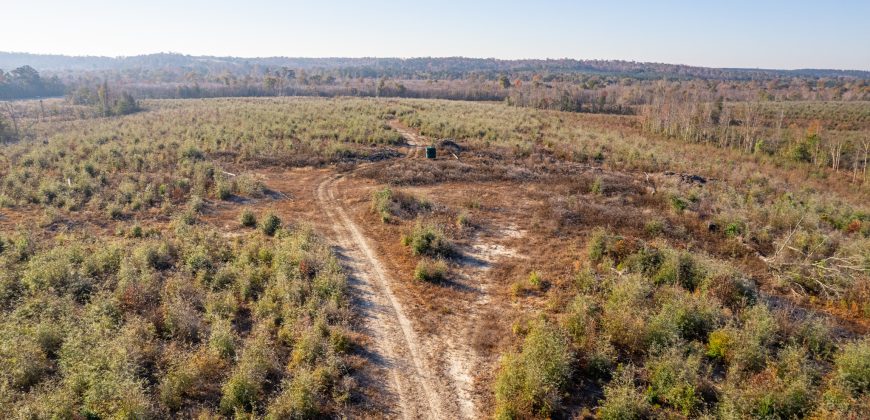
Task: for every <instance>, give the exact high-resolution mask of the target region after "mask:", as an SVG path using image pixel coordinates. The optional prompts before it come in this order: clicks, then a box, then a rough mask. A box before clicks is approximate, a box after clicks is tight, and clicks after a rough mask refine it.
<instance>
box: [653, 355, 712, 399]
mask: <svg viewBox="0 0 870 420" xmlns="http://www.w3.org/2000/svg"><path fill="white" fill-rule="evenodd" d="M683 352H684V351H683V350H681V349H678V348H671V349H670V350H668V351H666V352H664V353H663V354H661V355H659V356H657V357H654V358H652V359H651V360H649V361H647V364H646V369H647V370H648V371H649V387H648V388H647V390H646V397H647V399H648V400H649V401H650V403H652V404H666V405H669V406H671V407H674V408H676V409H677V410H678V411H680V412H681V413H682V414H683V415H684V416H693V415H696V414H697V413H698V412H699V411H700V410H701V407H702V405H703V400H702V399H701V395H700V391H699V390H698V387H699V383H700V381H701V379H700V378H701V375H702V372H701V358H700V357H698V356H697V355H693V354H690V355H689V356H688V357H685V356H684V355H683Z"/></svg>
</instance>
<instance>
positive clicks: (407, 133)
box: [389, 120, 430, 159]
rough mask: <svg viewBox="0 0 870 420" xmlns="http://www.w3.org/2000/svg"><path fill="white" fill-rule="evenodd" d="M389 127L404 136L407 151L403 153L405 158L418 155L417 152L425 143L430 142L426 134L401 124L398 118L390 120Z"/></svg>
mask: <svg viewBox="0 0 870 420" xmlns="http://www.w3.org/2000/svg"><path fill="white" fill-rule="evenodd" d="M389 125H390V128H392V129H393V130H396V131H397V132H398V133H399V134H401V135H402V137H404V138H405V142H406V143H408V149H409V150H408V153H406V154H405V158H406V159H409V158H415V157H417V155H418V152H419V151H420V150H422V149H423V147H425V146H426V145H428V144H430V141H429V139H428V138H427V137H426V136H423V135H421V134H417V133H415V132H414V131H413V130H411V129H410V128H408V127H406V126H405V125H403V124H402V123H401V122H399V120H390V122H389Z"/></svg>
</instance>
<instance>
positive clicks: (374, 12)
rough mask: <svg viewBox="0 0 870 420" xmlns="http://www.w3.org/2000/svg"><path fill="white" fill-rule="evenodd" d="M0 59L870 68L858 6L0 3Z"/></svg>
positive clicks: (609, 0) (664, 1) (250, 0)
mask: <svg viewBox="0 0 870 420" xmlns="http://www.w3.org/2000/svg"><path fill="white" fill-rule="evenodd" d="M0 11H2V12H3V13H2V15H3V18H2V19H0V20H2V23H0V51H15V52H30V53H51V54H67V55H101V56H130V55H139V54H148V53H156V52H178V53H184V54H191V55H217V56H239V57H265V56H290V57H446V56H466V57H484V58H487V57H495V58H504V59H514V58H577V59H619V60H633V61H650V62H661V63H672V64H689V65H698V66H708V67H751V68H777V69H795V68H830V69H854V70H870V0H829V1H814V2H811V1H802V0H794V1H779V0H769V1H768V0H755V1H745V0H734V1H704V0H695V1H669V0H661V1H653V0H649V1H632V0H623V1H614V0H598V1H566V0H559V1H557V0H539V1H524V2H519V1H511V0H503V1H472V0H464V1H453V0H440V1H428V2H427V1H396V0H379V1H328V0H319V1H314V2H307V1H296V0H285V1H279V0H243V1H225V0H210V1H205V0H148V1H125V0H75V1H72V0H0Z"/></svg>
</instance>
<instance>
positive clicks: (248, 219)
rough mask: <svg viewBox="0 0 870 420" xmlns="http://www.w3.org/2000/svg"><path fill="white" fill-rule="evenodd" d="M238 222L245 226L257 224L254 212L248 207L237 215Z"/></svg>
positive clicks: (249, 226) (250, 226)
mask: <svg viewBox="0 0 870 420" xmlns="http://www.w3.org/2000/svg"><path fill="white" fill-rule="evenodd" d="M239 224H241V225H242V226H243V227H247V228H252V227H255V226H257V216H255V215H254V212H253V211H251V210H250V209H245V210H243V211H242V214H241V215H240V216H239Z"/></svg>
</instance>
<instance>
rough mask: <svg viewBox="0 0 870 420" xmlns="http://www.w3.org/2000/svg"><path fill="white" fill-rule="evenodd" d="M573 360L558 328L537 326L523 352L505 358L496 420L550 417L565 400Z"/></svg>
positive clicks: (498, 382)
mask: <svg viewBox="0 0 870 420" xmlns="http://www.w3.org/2000/svg"><path fill="white" fill-rule="evenodd" d="M573 358H574V356H573V352H572V351H571V349H570V347H569V346H568V340H567V338H566V337H565V336H564V334H563V333H562V332H561V331H560V330H559V329H558V328H556V327H554V326H552V325H549V324H547V323H546V322H544V321H540V322H537V323H535V324H534V325H533V326H532V327H531V329H530V330H529V333H528V335H527V336H526V338H525V340H524V341H523V346H522V350H521V351H520V352H519V353H509V354H507V355H505V356H503V357H502V360H501V362H500V366H499V372H498V375H497V376H496V380H495V402H496V407H495V415H496V418H500V419H512V418H524V417H530V416H541V417H547V416H549V415H550V414H551V413H552V412H553V410H554V409H555V408H556V407H557V406H558V404H559V402H560V400H561V398H562V391H563V387H564V386H565V385H566V384H567V381H568V378H569V377H570V376H571V365H572V363H573Z"/></svg>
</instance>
